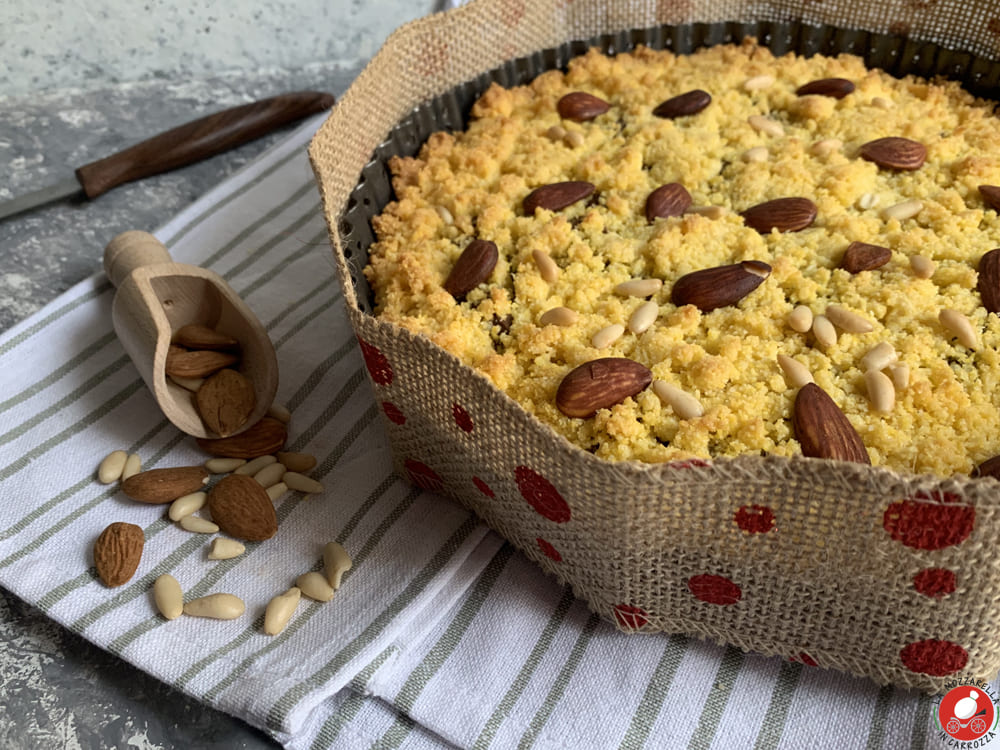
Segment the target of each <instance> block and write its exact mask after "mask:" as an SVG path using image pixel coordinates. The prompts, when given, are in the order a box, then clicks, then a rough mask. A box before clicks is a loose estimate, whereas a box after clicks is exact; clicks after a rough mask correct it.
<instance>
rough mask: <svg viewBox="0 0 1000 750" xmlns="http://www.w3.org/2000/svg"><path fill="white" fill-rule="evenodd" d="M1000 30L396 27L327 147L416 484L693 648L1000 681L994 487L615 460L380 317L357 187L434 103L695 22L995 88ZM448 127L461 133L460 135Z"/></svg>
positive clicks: (719, 17)
mask: <svg viewBox="0 0 1000 750" xmlns="http://www.w3.org/2000/svg"><path fill="white" fill-rule="evenodd" d="M998 19H1000V2H989V3H967V4H948V3H936V2H907V3H904V2H899V1H896V2H890V3H871V4H866V3H852V2H846V1H843V2H833V1H832V0H828V1H827V2H823V1H822V0H819V1H816V0H803V1H802V2H793V1H792V0H784V1H778V2H770V3H761V2H739V1H738V0H729V1H727V2H708V0H693V1H692V0H676V1H673V2H672V1H671V0H659V1H658V2H654V1H652V0H650V1H648V2H638V1H637V2H611V3H605V2H601V0H531V1H530V2H528V0H476V1H475V2H472V3H471V4H470V5H468V6H465V7H462V8H460V9H458V10H455V11H450V12H448V13H444V14H437V15H435V16H431V17H429V18H427V19H424V20H422V21H418V22H416V23H413V24H410V25H408V26H405V27H403V28H402V29H400V30H399V31H397V32H396V33H395V34H394V35H393V36H392V37H390V39H389V40H388V42H387V43H386V44H385V46H384V48H383V49H382V50H381V51H380V52H379V53H378V55H377V56H376V57H375V58H374V59H373V60H372V62H371V63H370V64H369V66H368V67H367V68H366V69H365V70H364V71H363V72H362V74H361V75H360V76H359V77H358V79H357V81H356V82H355V84H354V85H353V86H352V87H351V89H350V90H349V91H348V92H347V93H346V94H345V96H344V97H343V99H342V100H341V102H340V103H339V105H338V106H337V107H336V108H335V110H334V111H333V113H332V114H331V116H330V118H329V119H328V121H327V122H326V123H325V124H324V125H323V127H322V128H321V129H320V131H319V132H318V134H317V135H316V137H315V139H314V141H313V142H312V144H311V146H310V158H311V160H312V163H313V167H314V169H315V172H316V176H317V180H318V183H319V187H320V190H321V193H322V197H323V205H324V210H325V214H326V220H327V222H328V225H329V228H330V235H331V239H332V242H333V246H334V249H335V253H334V255H335V261H336V265H337V270H338V273H339V279H340V283H341V284H342V285H343V287H344V297H345V301H346V305H347V309H348V313H349V315H350V318H351V321H352V324H353V326H354V329H355V331H356V333H357V335H358V338H359V341H360V343H361V348H362V352H363V354H364V357H365V361H366V364H367V365H368V370H369V375H370V376H371V380H372V383H373V388H374V395H375V399H376V400H377V402H378V403H379V404H380V405H381V406H382V408H383V411H384V413H385V415H386V422H385V423H386V428H387V430H388V433H389V436H390V440H391V442H392V446H393V452H394V457H395V461H396V465H397V469H398V470H399V471H400V472H401V473H402V474H403V475H404V476H405V477H407V478H408V479H409V480H410V481H412V482H414V483H415V484H418V485H421V486H423V487H425V488H430V489H433V490H436V491H438V492H440V493H441V494H443V495H445V496H448V497H451V498H454V499H456V500H457V501H459V502H461V503H463V504H465V505H466V506H468V507H470V508H471V509H472V510H474V511H475V512H476V513H477V514H479V515H480V516H481V517H482V518H483V519H484V520H485V521H486V522H487V523H489V524H490V525H491V526H492V527H493V528H494V529H496V530H497V531H498V532H499V533H500V534H502V535H503V536H504V537H506V538H507V539H508V540H510V541H511V542H512V543H514V544H515V545H516V546H517V547H519V548H520V549H521V550H522V551H523V552H524V553H525V554H526V555H528V556H529V557H530V558H532V559H533V560H535V561H537V563H538V565H539V566H541V567H542V568H543V569H544V570H545V571H547V572H549V573H551V574H553V575H555V576H556V577H557V578H558V579H559V580H560V581H562V582H567V583H569V584H571V585H572V587H573V590H574V591H575V593H576V594H577V595H578V596H579V597H581V598H583V599H585V600H586V601H587V602H588V603H589V604H590V606H591V607H592V608H593V609H594V610H595V611H597V612H598V613H600V614H602V615H603V616H605V617H606V618H608V619H609V620H611V621H613V622H616V623H617V624H618V625H619V627H621V628H622V629H623V630H627V631H635V630H638V631H643V632H655V631H665V632H671V633H674V632H680V633H689V634H693V635H697V636H700V637H706V638H710V639H713V640H716V641H720V642H724V643H729V644H734V645H736V646H739V647H741V648H744V649H748V650H753V651H757V652H761V653H764V654H769V655H771V654H777V655H782V656H786V657H789V658H794V659H800V660H803V661H805V662H807V663H813V662H815V663H817V664H819V665H820V666H823V667H829V668H834V669H839V670H844V671H847V672H852V673H854V674H858V675H866V676H868V677H871V678H872V679H874V680H876V681H877V682H879V683H889V682H892V683H896V684H899V685H903V686H910V687H916V688H919V689H922V690H928V691H935V692H936V691H941V690H943V689H944V687H945V686H946V685H947V684H948V683H950V682H954V681H955V680H968V679H973V678H983V679H990V678H992V677H993V676H995V675H996V673H997V671H998V669H1000V638H998V637H997V635H996V632H997V623H998V622H1000V564H998V562H997V559H998V558H997V555H996V554H995V552H994V549H993V543H994V540H995V539H997V538H1000V492H998V491H997V489H996V487H997V485H996V484H995V483H993V482H991V481H985V482H975V481H971V480H967V479H962V478H954V479H949V480H940V479H935V478H933V477H915V476H901V475H899V474H896V473H894V472H892V471H887V470H883V469H874V468H868V467H862V466H858V465H853V464H851V465H847V464H841V463H837V462H828V461H821V460H806V459H798V460H786V459H779V458H774V457H770V458H760V457H749V456H748V457H744V458H739V459H735V460H715V461H712V462H694V463H690V462H689V463H684V464H670V465H640V464H636V463H607V462H604V461H601V460H598V459H595V458H594V457H593V456H592V455H590V454H589V453H587V452H585V451H583V450H580V449H577V448H575V447H573V446H571V445H569V444H568V443H567V442H566V441H564V440H563V439H562V438H560V437H558V436H557V435H555V433H553V432H552V431H551V430H550V429H548V428H547V427H545V426H543V425H541V424H539V423H538V422H536V421H535V420H534V419H533V418H531V417H529V416H528V415H527V414H526V413H525V412H524V411H523V410H521V409H520V408H519V407H518V406H517V405H516V404H515V403H514V402H513V401H511V400H510V399H509V398H508V397H506V396H505V395H504V394H502V393H500V392H499V391H497V390H496V389H495V388H494V387H493V386H492V385H491V384H490V383H489V382H488V381H487V380H486V379H485V378H482V377H480V376H478V375H477V374H476V373H474V372H473V371H471V370H470V369H468V368H465V367H464V366H462V365H461V364H459V363H458V361H457V360H456V359H455V358H454V357H452V356H451V355H449V354H448V353H446V352H444V351H443V350H440V349H438V348H437V347H435V346H434V345H433V344H431V343H430V342H429V341H428V340H426V339H424V338H422V337H416V336H414V335H412V334H410V333H408V332H407V331H405V330H402V329H399V328H397V327H395V326H392V325H388V324H385V323H382V322H380V321H379V320H377V319H375V318H374V317H372V316H371V315H370V314H369V313H367V312H365V311H364V310H365V309H367V308H368V305H367V301H366V300H364V299H360V300H359V296H358V293H357V292H356V290H355V286H354V285H355V284H358V283H360V286H361V287H362V289H363V279H360V274H359V273H358V269H359V268H360V267H361V266H363V263H364V252H365V250H366V246H365V243H364V242H363V241H359V240H358V239H357V236H358V235H359V234H361V235H364V232H365V231H367V232H368V233H369V234H370V229H367V228H363V227H362V228H361V229H363V230H364V231H361V232H358V231H356V230H357V229H358V228H356V227H354V226H352V225H351V222H350V221H349V220H347V219H346V218H345V216H347V215H348V214H349V213H350V211H349V210H353V209H355V208H357V206H356V199H355V198H352V197H351V193H352V190H353V189H354V188H355V186H356V185H357V184H358V182H359V179H360V180H362V181H363V180H364V179H365V175H370V174H374V173H373V172H372V171H371V170H372V169H373V168H374V169H376V170H377V174H380V175H382V178H381V179H382V180H383V181H384V172H385V170H384V168H383V167H382V166H381V165H380V164H378V163H376V164H374V165H373V164H370V162H371V161H372V160H373V155H375V154H376V150H377V147H378V146H379V144H380V143H382V142H383V141H384V140H385V139H386V137H387V135H388V134H389V132H390V130H391V129H392V128H393V126H394V125H395V124H396V123H397V122H399V121H401V120H403V119H404V118H405V117H407V116H408V115H409V114H410V113H411V112H412V111H413V109H414V107H416V106H417V105H419V104H421V103H423V102H426V101H427V100H429V99H431V98H432V97H435V96H438V95H440V94H443V93H445V92H448V91H450V90H452V89H453V88H454V87H456V86H458V85H459V84H462V83H464V82H467V81H470V80H472V79H474V78H476V77H477V76H479V75H480V74H482V73H484V72H485V71H489V70H491V69H494V68H497V67H498V66H501V65H502V64H503V63H504V62H505V61H509V60H513V59H515V58H521V57H525V56H529V55H532V54H533V53H536V52H537V51H539V50H544V49H547V48H553V47H557V46H559V45H560V44H562V43H564V42H567V41H569V40H577V39H587V38H589V37H593V36H595V35H600V34H611V33H615V32H620V31H623V30H629V29H649V28H651V27H658V26H662V25H667V26H668V27H672V26H677V25H682V24H689V23H694V22H718V21H736V22H742V24H747V25H749V24H755V23H761V22H764V23H765V24H766V23H779V24H780V23H786V22H804V23H805V24H806V25H807V26H808V25H813V26H815V25H818V24H826V25H831V24H832V25H835V26H836V27H838V28H841V29H862V30H865V31H868V32H879V33H883V34H885V33H888V34H890V35H893V37H894V39H895V40H896V42H897V43H898V44H899V47H898V50H897V51H893V52H891V53H890V54H892V55H893V56H894V58H898V56H899V55H900V54H903V55H906V54H911V53H910V52H907V50H912V49H919V47H916V48H915V47H914V46H913V45H914V44H915V40H916V41H924V42H927V41H929V42H935V43H938V44H941V45H942V46H943V47H945V48H948V49H952V50H964V51H966V52H967V53H968V54H965V55H964V56H963V55H959V56H956V57H954V58H952V61H953V62H952V63H950V64H952V65H953V66H954V68H953V69H952V70H951V71H950V72H951V73H953V74H960V75H963V76H968V77H969V80H970V83H973V84H975V83H979V84H982V83H983V81H984V80H986V81H989V80H994V79H990V76H995V75H996V71H995V70H994V67H995V66H993V65H992V60H993V59H995V58H996V57H997V50H998V44H1000V20H998ZM740 28H749V26H742V25H739V24H737V30H738V29H740ZM767 28H770V27H767ZM671 33H672V34H673V37H671V38H674V37H676V34H677V33H680V34H681V35H682V36H683V30H681V31H679V32H678V31H677V30H673V31H672V32H671ZM823 38H829V34H826V36H824V37H823ZM861 38H862V39H868V37H861ZM716 41H727V40H726V39H723V38H719V39H717V40H716ZM766 41H770V42H775V41H776V43H777V44H778V46H779V47H780V45H781V44H784V45H786V47H787V45H794V44H795V43H796V39H794V38H789V39H785V40H766ZM772 46H773V44H772ZM776 51H778V52H780V51H784V50H782V49H777V50H776ZM854 51H857V50H854ZM536 57H537V56H536ZM925 57H927V56H926V55H925ZM529 59H530V58H529ZM533 64H534V65H537V64H538V63H537V61H536V62H535V63H533ZM973 67H974V68H975V72H974V75H973V70H972V68H973ZM532 72H537V71H532ZM973 78H974V80H973ZM447 115H448V113H447V112H445V113H444V114H443V115H442V117H443V122H444V123H445V125H443V126H446V127H455V125H456V123H454V122H450V124H448V123H449V120H448V117H447ZM425 116H426V117H431V118H434V117H436V116H437V115H435V113H434V112H431V113H430V114H426V115H425ZM452 119H454V118H452ZM433 124H434V123H432V125H433ZM411 145H412V148H414V149H415V148H416V146H417V144H415V143H414V144H411ZM376 161H377V159H376ZM366 165H368V170H367V171H365V167H366ZM363 172H364V173H365V174H364V175H363ZM379 190H380V191H381V194H378V195H377V196H376V202H381V203H383V204H384V202H385V201H387V200H388V199H389V198H390V196H389V195H388V194H386V191H385V189H384V188H381V187H380V188H379ZM376 192H378V191H376ZM366 200H368V199H366ZM367 208H370V209H371V210H374V209H375V208H377V207H367ZM365 294H366V293H365V292H364V291H362V296H364V295H365ZM771 519H773V524H772V523H770V520H771ZM741 526H742V528H741ZM765 529H769V530H766V531H765ZM918 574H921V575H923V576H929V577H930V580H935V579H936V577H937V578H941V579H948V578H949V577H950V576H951V575H954V580H955V581H956V590H955V591H954V592H953V593H951V594H950V595H948V596H945V597H942V598H932V597H928V596H926V595H924V594H921V593H919V592H918V591H917V590H916V589H915V587H914V577H915V576H917V575H918Z"/></svg>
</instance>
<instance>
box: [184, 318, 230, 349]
mask: <svg viewBox="0 0 1000 750" xmlns="http://www.w3.org/2000/svg"><path fill="white" fill-rule="evenodd" d="M172 343H174V344H176V345H177V346H183V347H187V348H188V349H235V348H237V347H238V346H239V345H240V342H239V341H237V340H236V339H235V338H233V337H232V336H229V335H227V334H225V333H219V332H218V331H216V330H214V329H212V328H209V327H208V326H204V325H201V324H198V323H192V324H190V325H186V326H181V327H180V328H178V329H177V330H176V331H174V336H173V341H172Z"/></svg>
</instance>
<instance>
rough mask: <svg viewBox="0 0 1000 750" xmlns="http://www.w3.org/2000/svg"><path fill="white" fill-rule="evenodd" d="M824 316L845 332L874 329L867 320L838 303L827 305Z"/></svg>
mask: <svg viewBox="0 0 1000 750" xmlns="http://www.w3.org/2000/svg"><path fill="white" fill-rule="evenodd" d="M826 317H827V319H828V320H829V321H830V322H831V323H833V324H834V325H835V326H837V328H839V329H840V330H842V331H846V332H847V333H868V332H869V331H871V330H873V329H874V326H873V325H872V324H871V322H870V321H869V320H867V319H866V318H864V317H862V316H861V315H858V314H857V313H856V312H852V311H851V310H848V309H847V308H846V307H841V306H840V305H827V308H826Z"/></svg>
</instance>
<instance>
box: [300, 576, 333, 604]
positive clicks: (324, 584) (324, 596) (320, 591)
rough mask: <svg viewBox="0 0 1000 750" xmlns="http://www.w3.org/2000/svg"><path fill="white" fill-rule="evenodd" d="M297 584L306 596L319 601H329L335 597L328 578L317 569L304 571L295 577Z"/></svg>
mask: <svg viewBox="0 0 1000 750" xmlns="http://www.w3.org/2000/svg"><path fill="white" fill-rule="evenodd" d="M295 585H296V586H298V587H299V589H301V591H302V593H303V594H304V595H305V596H308V597H309V598H310V599H315V600H316V601H318V602H328V601H330V600H331V599H333V593H334V592H333V586H331V585H330V583H329V582H328V581H327V580H326V578H325V577H324V576H323V575H322V574H320V573H317V572H316V571H310V572H308V573H303V574H302V575H300V576H299V577H298V578H296V579H295Z"/></svg>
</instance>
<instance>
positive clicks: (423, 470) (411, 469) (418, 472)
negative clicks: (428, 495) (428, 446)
mask: <svg viewBox="0 0 1000 750" xmlns="http://www.w3.org/2000/svg"><path fill="white" fill-rule="evenodd" d="M404 466H405V468H406V473H407V475H408V476H409V477H410V482H412V483H413V484H415V485H417V487H420V488H421V489H423V490H427V491H428V492H440V491H441V490H443V489H444V482H443V481H442V480H441V477H439V476H438V474H437V472H436V471H434V469H432V468H431V467H430V466H428V465H427V464H425V463H422V462H420V461H417V460H416V459H413V458H408V459H406V462H405V463H404Z"/></svg>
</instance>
